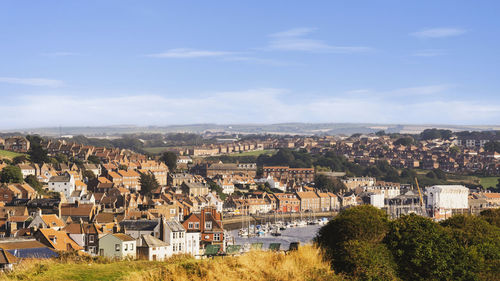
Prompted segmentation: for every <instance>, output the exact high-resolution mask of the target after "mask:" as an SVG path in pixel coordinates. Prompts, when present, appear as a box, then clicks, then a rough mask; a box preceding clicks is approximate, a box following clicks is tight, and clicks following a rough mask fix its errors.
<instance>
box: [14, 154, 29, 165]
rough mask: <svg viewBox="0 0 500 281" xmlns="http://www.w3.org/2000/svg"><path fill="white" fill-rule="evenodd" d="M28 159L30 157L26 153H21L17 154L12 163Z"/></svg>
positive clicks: (19, 162)
mask: <svg viewBox="0 0 500 281" xmlns="http://www.w3.org/2000/svg"><path fill="white" fill-rule="evenodd" d="M27 160H28V158H26V155H19V156H16V157H14V158H13V159H12V164H14V165H17V164H21V163H24V162H25V161H27Z"/></svg>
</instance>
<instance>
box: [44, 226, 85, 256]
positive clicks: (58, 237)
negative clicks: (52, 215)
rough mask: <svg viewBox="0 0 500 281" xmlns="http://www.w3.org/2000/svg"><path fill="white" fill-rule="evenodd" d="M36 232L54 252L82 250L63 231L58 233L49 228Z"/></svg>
mask: <svg viewBox="0 0 500 281" xmlns="http://www.w3.org/2000/svg"><path fill="white" fill-rule="evenodd" d="M38 231H39V233H40V234H42V235H43V236H44V237H45V239H46V240H47V241H48V243H50V246H51V247H52V248H54V249H55V250H60V251H66V250H68V249H73V250H77V251H78V250H82V249H83V248H82V247H81V246H79V245H78V244H77V243H76V242H75V241H73V239H71V238H70V237H69V236H68V234H67V233H66V232H64V231H58V230H54V229H51V228H41V229H39V230H38ZM54 239H55V240H54Z"/></svg>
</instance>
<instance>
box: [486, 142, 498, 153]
mask: <svg viewBox="0 0 500 281" xmlns="http://www.w3.org/2000/svg"><path fill="white" fill-rule="evenodd" d="M484 150H486V151H488V152H498V153H500V142H498V141H489V142H487V143H485V144H484Z"/></svg>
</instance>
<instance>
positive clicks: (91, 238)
mask: <svg viewBox="0 0 500 281" xmlns="http://www.w3.org/2000/svg"><path fill="white" fill-rule="evenodd" d="M89 243H94V235H89Z"/></svg>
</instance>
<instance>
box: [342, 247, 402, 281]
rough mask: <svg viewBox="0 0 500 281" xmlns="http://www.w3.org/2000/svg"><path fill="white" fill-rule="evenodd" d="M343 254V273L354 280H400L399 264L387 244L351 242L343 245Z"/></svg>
mask: <svg viewBox="0 0 500 281" xmlns="http://www.w3.org/2000/svg"><path fill="white" fill-rule="evenodd" d="M343 252H344V253H343V255H342V256H341V257H340V259H341V260H342V263H343V264H344V266H345V268H344V269H343V272H346V273H348V274H350V275H352V276H353V277H354V280H373V281H375V280H380V281H386V280H399V278H398V277H397V272H396V268H397V264H396V262H395V261H394V258H393V255H392V253H391V251H389V249H387V246H386V245H385V244H383V243H371V242H367V241H359V240H349V241H347V242H345V243H344V244H343Z"/></svg>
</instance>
